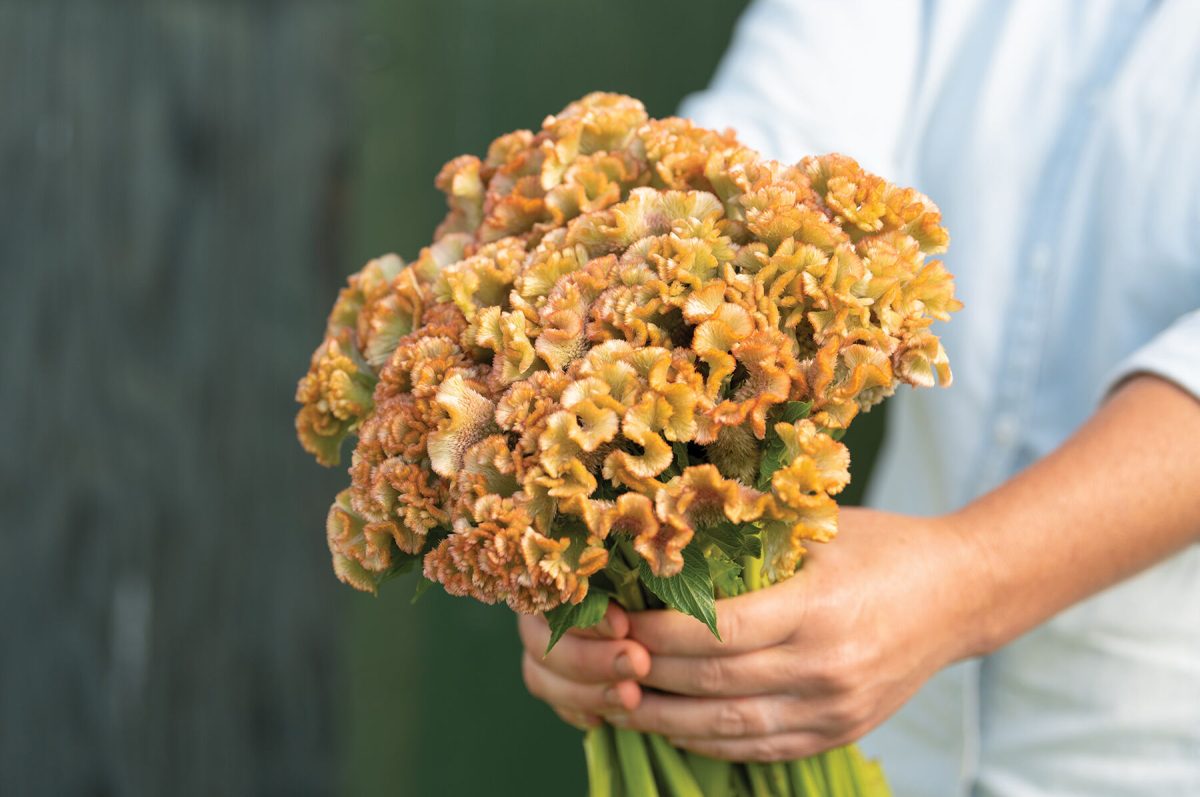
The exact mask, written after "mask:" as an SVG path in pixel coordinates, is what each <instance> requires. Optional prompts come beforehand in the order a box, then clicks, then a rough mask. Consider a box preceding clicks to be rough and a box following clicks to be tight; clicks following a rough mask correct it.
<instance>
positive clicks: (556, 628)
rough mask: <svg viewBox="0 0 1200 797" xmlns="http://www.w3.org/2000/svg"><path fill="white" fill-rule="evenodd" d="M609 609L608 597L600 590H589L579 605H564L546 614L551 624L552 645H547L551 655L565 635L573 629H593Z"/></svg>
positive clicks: (547, 620) (547, 650)
mask: <svg viewBox="0 0 1200 797" xmlns="http://www.w3.org/2000/svg"><path fill="white" fill-rule="evenodd" d="M606 609H608V595H607V594H605V593H604V592H602V591H600V590H595V589H594V590H589V591H588V594H587V595H586V596H584V598H583V600H581V601H580V602H579V603H575V604H571V603H564V604H563V605H561V606H559V607H557V608H555V609H551V610H550V611H548V612H546V615H545V616H546V622H548V623H549V624H550V643H549V644H548V645H546V652H547V653H549V652H550V651H551V650H552V649H553V648H554V646H555V645H557V644H558V640H560V639H562V637H563V634H565V633H567V632H568V631H570V630H571V629H572V628H591V627H592V626H594V625H595V624H596V623H598V622H600V621H601V620H603V619H604V612H605V610H606Z"/></svg>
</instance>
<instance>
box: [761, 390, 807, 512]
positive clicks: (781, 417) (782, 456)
mask: <svg viewBox="0 0 1200 797" xmlns="http://www.w3.org/2000/svg"><path fill="white" fill-rule="evenodd" d="M811 410H812V402H811V401H789V402H787V403H786V404H780V405H779V406H776V407H773V408H772V410H771V413H770V416H769V417H768V423H767V440H766V447H765V448H764V449H763V453H762V458H761V459H759V463H758V489H760V490H765V489H767V486H768V485H770V484H771V476H772V475H773V474H774V473H775V471H777V470H779V469H780V468H782V467H785V466H786V465H787V464H788V463H787V462H786V460H787V449H786V447H785V446H784V445H783V441H782V440H780V439H779V435H777V434H775V424H777V423H780V422H782V423H795V422H796V421H798V420H800V419H801V418H807V417H808V413H809V412H810V411H811Z"/></svg>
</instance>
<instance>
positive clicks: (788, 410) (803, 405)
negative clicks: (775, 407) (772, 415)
mask: <svg viewBox="0 0 1200 797" xmlns="http://www.w3.org/2000/svg"><path fill="white" fill-rule="evenodd" d="M811 410H812V402H811V401H789V402H787V403H786V404H783V405H782V406H781V407H780V408H779V417H778V418H776V419H775V423H779V422H780V421H783V422H784V423H795V422H796V421H798V420H800V419H801V418H807V417H808V413H809V411H811Z"/></svg>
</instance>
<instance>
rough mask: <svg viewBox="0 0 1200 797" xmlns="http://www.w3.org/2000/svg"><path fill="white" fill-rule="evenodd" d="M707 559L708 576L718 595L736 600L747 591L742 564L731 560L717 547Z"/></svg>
mask: <svg viewBox="0 0 1200 797" xmlns="http://www.w3.org/2000/svg"><path fill="white" fill-rule="evenodd" d="M707 559H708V574H709V576H710V577H711V578H712V583H713V588H714V589H715V590H716V591H717V594H718V595H720V596H721V597H722V598H735V597H737V596H738V595H741V594H742V593H743V592H745V591H746V582H745V581H743V580H742V565H741V563H740V562H737V561H734V560H733V559H730V558H729V557H728V556H727V555H726V554H725V552H724V551H722V550H721V549H720V548H716V547H714V548H712V549H710V550H709V552H708V556H707Z"/></svg>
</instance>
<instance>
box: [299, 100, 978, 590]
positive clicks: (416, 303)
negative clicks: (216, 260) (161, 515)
mask: <svg viewBox="0 0 1200 797" xmlns="http://www.w3.org/2000/svg"><path fill="white" fill-rule="evenodd" d="M436 185H437V187H438V189H439V190H441V191H442V192H443V193H444V194H445V195H446V200H447V205H448V212H447V215H446V218H445V220H444V221H443V222H442V223H441V225H440V226H439V227H438V228H437V231H436V233H435V240H434V241H433V242H432V243H431V244H430V245H429V246H428V247H426V248H425V249H423V250H422V251H421V252H420V254H419V256H418V257H417V259H416V260H414V261H413V262H412V263H410V264H407V265H406V264H405V263H403V262H402V261H401V260H400V259H399V258H397V257H395V256H394V255H392V256H387V257H384V258H380V259H378V260H374V261H371V263H368V264H367V266H365V267H364V268H363V270H362V271H361V272H359V273H358V274H356V275H354V276H353V277H351V278H350V281H349V284H348V286H347V287H346V288H345V289H344V290H343V291H342V292H341V294H340V295H339V297H338V300H337V303H336V304H335V306H334V309H333V312H332V313H331V315H330V317H329V321H328V324H327V327H326V335H325V339H324V341H323V343H322V344H321V346H320V347H319V348H318V349H317V351H316V353H315V354H314V355H313V359H312V366H311V368H310V370H309V373H308V374H307V375H306V376H305V377H304V379H302V380H301V382H300V385H299V388H298V390H297V400H298V401H299V402H300V403H301V405H302V406H301V409H300V412H299V414H298V416H297V420H296V424H297V431H298V434H299V436H300V439H301V442H302V443H303V445H304V447H305V448H306V449H307V450H308V451H310V452H312V453H313V454H314V455H315V456H316V457H317V458H318V460H319V461H321V462H322V463H324V464H329V465H331V464H335V463H336V462H337V461H338V458H339V452H340V448H341V445H342V441H343V440H344V438H345V437H347V436H349V435H357V437H358V441H357V444H356V446H355V449H354V454H353V457H352V464H351V468H350V473H351V487H350V488H349V489H348V490H346V491H344V492H343V493H342V494H340V495H339V496H338V499H337V501H336V502H335V504H334V506H333V508H332V509H331V510H330V515H329V524H328V537H329V546H330V550H331V552H332V554H333V559H334V567H335V570H336V571H337V573H338V575H339V576H340V577H341V578H342V579H343V580H345V581H347V582H348V583H350V584H352V585H354V586H356V587H358V588H360V589H367V590H373V589H374V588H375V585H376V584H377V583H378V580H379V579H380V578H381V577H382V576H383V575H385V574H386V573H388V572H390V571H391V570H392V569H393V568H395V567H398V566H399V565H401V564H402V563H403V562H405V561H411V560H412V559H413V558H414V557H423V562H424V572H425V574H426V575H427V576H428V577H429V578H430V579H433V580H434V581H438V582H440V583H442V584H443V585H444V586H445V587H446V589H447V590H448V591H450V592H451V593H453V594H458V595H469V596H471V597H474V598H476V599H478V600H482V601H485V602H504V603H507V604H508V605H509V606H511V607H512V608H514V609H515V610H517V611H523V612H544V611H548V610H551V609H553V608H555V607H557V606H561V605H563V604H573V603H578V602H580V601H581V600H583V599H584V598H585V597H586V595H587V592H588V589H589V582H590V578H591V577H592V576H594V575H596V574H597V573H599V572H600V571H601V570H602V569H604V568H605V567H606V566H607V565H609V564H610V563H614V562H616V563H618V564H619V563H620V562H623V561H624V559H623V558H622V557H624V558H632V559H634V560H637V559H640V560H642V561H643V562H644V566H645V567H647V568H648V569H649V570H650V572H651V573H653V574H654V575H655V576H657V577H659V578H670V577H672V576H673V575H675V574H677V573H679V572H680V571H681V569H683V568H684V564H685V557H684V554H685V550H686V549H687V547H688V546H689V545H691V544H692V543H693V541H694V540H697V539H701V540H709V539H710V538H709V537H706V536H705V535H706V534H707V533H708V531H709V530H712V529H714V528H718V527H720V528H727V527H729V526H730V525H732V526H733V527H736V528H738V529H741V530H742V531H741V532H740V533H743V534H746V535H757V536H759V537H760V538H761V540H762V546H763V557H762V569H763V575H764V576H765V578H766V579H767V580H768V581H776V580H779V579H781V578H786V577H787V576H788V575H790V574H791V573H792V572H793V571H794V570H795V568H796V566H797V565H798V563H799V562H800V559H801V557H802V556H803V553H804V544H805V543H806V542H809V541H812V542H824V541H827V540H829V539H831V538H832V537H833V536H834V534H835V533H836V528H837V505H836V503H835V501H834V498H833V496H835V495H836V494H837V493H838V492H839V491H840V490H841V489H842V488H843V487H844V486H845V484H846V482H847V480H848V479H849V472H848V463H849V458H848V454H847V452H846V449H845V448H844V447H843V446H842V445H841V444H840V443H838V442H836V441H835V439H834V435H835V433H836V432H838V431H839V430H842V429H845V428H846V426H848V425H849V424H850V423H851V422H852V420H853V419H854V417H855V416H856V415H857V414H858V413H859V412H862V411H865V410H869V409H870V408H871V407H872V406H874V405H875V404H877V403H878V402H880V401H882V400H883V399H884V398H886V397H887V396H889V395H891V394H892V393H893V392H894V391H895V390H896V388H897V387H898V386H899V385H900V384H909V385H913V386H929V385H932V384H934V383H941V384H948V383H949V382H950V379H951V374H950V369H949V364H948V362H947V359H946V354H945V351H944V350H943V348H942V346H941V343H940V342H939V341H938V339H937V337H936V336H935V335H934V334H933V332H932V331H931V324H932V323H933V322H934V321H944V320H946V319H947V318H948V317H949V314H950V313H951V312H953V311H955V310H957V309H958V308H959V303H958V302H957V300H955V299H954V287H953V281H952V278H951V276H950V274H949V273H947V272H946V270H945V269H944V268H943V267H942V265H941V264H940V263H939V262H938V261H936V260H930V259H929V256H930V255H933V254H936V253H938V252H941V251H943V250H944V249H945V247H946V245H947V243H948V237H947V235H946V231H945V229H944V228H943V227H942V226H941V219H940V215H939V213H938V210H937V208H936V207H935V206H934V205H933V203H932V202H930V201H929V199H928V198H927V197H925V196H923V195H922V194H920V193H919V192H916V191H914V190H912V189H908V188H902V187H898V186H895V185H892V184H891V183H889V182H887V181H886V180H884V179H883V178H881V177H879V176H876V175H872V174H870V173H868V172H865V171H863V170H862V169H861V168H860V167H859V165H858V164H857V163H855V162H854V161H853V160H851V159H850V158H847V157H845V156H841V155H826V156H821V157H810V158H805V159H804V160H803V161H801V162H800V163H798V164H796V165H793V166H788V165H784V164H780V163H777V162H774V161H770V160H767V159H765V158H763V157H761V156H760V155H758V154H757V153H756V152H754V151H753V150H750V149H748V148H746V147H744V146H742V145H741V144H740V143H739V142H738V140H737V138H736V137H735V136H734V134H733V133H731V132H723V133H719V132H715V131H711V130H706V129H703V128H699V127H696V126H695V125H693V124H692V123H691V122H688V121H686V120H682V119H663V120H654V119H650V118H648V116H647V115H646V112H645V109H644V108H643V107H642V105H641V103H639V102H637V101H636V100H633V99H631V98H629V97H624V96H621V95H616V94H592V95H588V96H587V97H584V98H583V99H581V100H579V101H578V102H574V103H572V104H570V105H569V106H567V108H565V109H564V110H563V111H562V112H561V113H558V114H555V115H553V116H549V117H547V118H546V120H545V121H544V122H543V124H542V127H541V129H540V130H539V131H537V132H532V131H517V132H514V133H510V134H508V135H505V136H501V137H500V138H498V139H497V140H496V141H495V142H493V143H492V145H491V147H490V148H489V150H488V152H487V153H486V156H485V157H483V158H479V157H474V156H462V157H459V158H456V159H454V160H452V161H451V162H450V163H448V164H446V166H445V167H444V168H443V169H442V171H441V172H440V173H439V175H438V176H437V179H436ZM797 406H803V407H804V408H806V409H807V411H808V412H809V416H808V417H807V418H805V419H802V420H790V421H783V420H781V418H783V417H786V418H788V419H792V418H795V417H796V416H795V415H787V414H786V413H788V412H790V411H791V410H789V408H794V407H797ZM780 452H782V453H780ZM773 458H774V459H773ZM768 466H769V467H768ZM764 468H766V470H764ZM705 544H708V543H705ZM406 558H407V559H406ZM626 564H627V565H628V563H626ZM635 564H636V562H635ZM606 572H607V571H606Z"/></svg>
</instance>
